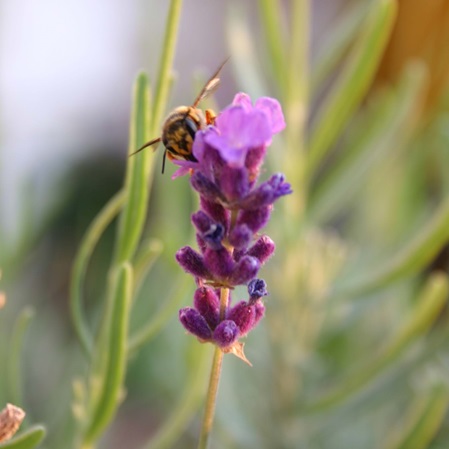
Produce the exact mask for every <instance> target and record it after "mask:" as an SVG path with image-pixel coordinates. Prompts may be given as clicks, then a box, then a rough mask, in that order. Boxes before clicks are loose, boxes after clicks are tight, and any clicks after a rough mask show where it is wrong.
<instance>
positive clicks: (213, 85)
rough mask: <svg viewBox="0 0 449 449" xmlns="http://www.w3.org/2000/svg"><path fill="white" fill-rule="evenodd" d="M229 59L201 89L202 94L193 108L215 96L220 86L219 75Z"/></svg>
mask: <svg viewBox="0 0 449 449" xmlns="http://www.w3.org/2000/svg"><path fill="white" fill-rule="evenodd" d="M228 59H229V58H226V59H225V60H224V61H223V62H222V63H221V64H220V67H218V69H217V70H216V71H215V73H214V74H213V75H212V76H211V77H210V78H209V79H208V81H207V83H206V84H205V85H204V87H203V88H202V89H201V92H200V93H199V94H198V96H197V97H196V99H195V101H194V103H193V104H192V108H196V107H197V106H198V104H199V103H200V102H201V101H203V100H204V99H205V98H207V97H208V96H209V95H211V94H213V93H214V92H215V91H216V90H217V89H218V86H219V85H220V78H218V75H219V74H220V71H221V69H222V68H223V66H224V65H225V64H226V63H227V62H228Z"/></svg>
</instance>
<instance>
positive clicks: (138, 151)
mask: <svg viewBox="0 0 449 449" xmlns="http://www.w3.org/2000/svg"><path fill="white" fill-rule="evenodd" d="M160 141H161V138H160V137H157V138H156V139H153V140H150V141H149V142H147V143H146V144H145V145H143V146H141V147H140V148H139V149H138V150H137V151H134V153H131V154H130V155H129V156H134V155H135V154H137V153H140V152H141V151H142V150H144V149H145V148H148V147H151V146H152V145H155V144H156V143H159V142H160Z"/></svg>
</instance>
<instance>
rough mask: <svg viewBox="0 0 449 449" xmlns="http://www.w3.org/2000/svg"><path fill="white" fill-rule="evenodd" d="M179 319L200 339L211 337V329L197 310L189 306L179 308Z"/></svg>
mask: <svg viewBox="0 0 449 449" xmlns="http://www.w3.org/2000/svg"><path fill="white" fill-rule="evenodd" d="M179 321H181V323H182V325H183V326H184V327H185V328H186V329H187V330H188V331H189V332H190V333H191V334H193V335H195V336H196V337H198V338H200V339H201V340H210V339H211V338H212V331H211V330H210V328H209V326H208V325H207V322H206V320H205V319H204V317H202V316H201V315H200V313H199V312H198V311H197V310H195V309H192V308H191V307H185V308H184V309H181V310H180V311H179Z"/></svg>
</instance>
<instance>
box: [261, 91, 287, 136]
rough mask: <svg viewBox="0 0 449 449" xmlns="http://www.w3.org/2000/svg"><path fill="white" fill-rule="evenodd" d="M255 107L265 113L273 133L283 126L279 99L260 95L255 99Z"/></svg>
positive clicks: (283, 121) (280, 129)
mask: <svg viewBox="0 0 449 449" xmlns="http://www.w3.org/2000/svg"><path fill="white" fill-rule="evenodd" d="M255 108H256V109H259V110H260V111H264V112H265V114H267V117H268V121H269V122H270V129H271V132H272V133H273V134H277V133H278V132H280V131H282V130H283V129H284V128H285V119H284V114H283V113H282V108H281V105H280V104H279V101H277V100H276V99H274V98H269V97H261V98H259V99H258V100H257V101H256V104H255Z"/></svg>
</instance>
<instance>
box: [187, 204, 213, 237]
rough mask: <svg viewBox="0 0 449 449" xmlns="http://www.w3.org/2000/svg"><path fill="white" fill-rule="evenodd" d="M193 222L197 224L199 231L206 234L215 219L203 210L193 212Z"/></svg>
mask: <svg viewBox="0 0 449 449" xmlns="http://www.w3.org/2000/svg"><path fill="white" fill-rule="evenodd" d="M192 223H193V224H194V225H195V227H196V229H197V230H198V232H199V233H201V234H204V233H205V232H207V231H208V230H209V228H210V227H211V225H212V224H213V223H214V222H213V220H212V219H211V218H210V217H209V216H208V215H207V214H206V213H205V212H203V211H202V210H199V211H198V212H195V213H194V214H192Z"/></svg>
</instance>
